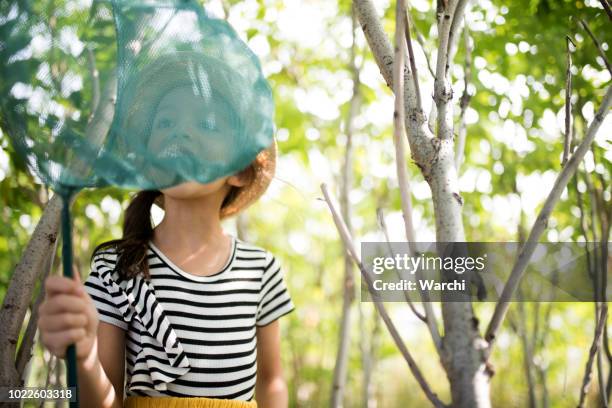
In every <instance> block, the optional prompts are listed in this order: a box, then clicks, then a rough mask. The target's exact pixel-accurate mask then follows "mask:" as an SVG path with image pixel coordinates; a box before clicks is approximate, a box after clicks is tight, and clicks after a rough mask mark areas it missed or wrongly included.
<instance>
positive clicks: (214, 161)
mask: <svg viewBox="0 0 612 408" xmlns="http://www.w3.org/2000/svg"><path fill="white" fill-rule="evenodd" d="M19 4H20V5H19V6H18V5H17V3H15V6H14V7H13V8H12V9H10V10H9V11H8V13H7V16H5V17H4V20H5V21H0V23H4V26H5V27H4V28H5V31H6V33H5V35H6V36H3V38H6V40H3V41H6V43H7V44H9V48H11V50H10V51H11V52H12V55H3V58H5V61H4V62H5V63H4V64H3V69H4V70H13V71H15V70H19V69H21V67H22V66H25V65H28V66H27V69H28V70H29V71H30V72H32V69H33V67H32V65H35V70H36V73H35V74H34V75H31V76H30V77H29V78H24V81H13V83H12V84H9V83H5V84H3V85H5V86H4V87H3V88H4V89H3V106H2V126H3V130H5V133H7V134H8V136H9V137H10V139H11V140H12V142H13V147H14V148H15V149H16V150H17V152H18V153H20V155H21V157H23V158H24V161H25V163H26V164H27V166H28V167H29V168H30V170H32V171H33V172H34V173H35V174H37V175H38V176H39V177H40V178H41V179H42V181H43V182H45V183H46V184H47V185H50V186H51V187H52V188H54V189H55V190H56V191H60V192H61V191H62V190H64V189H67V188H72V189H74V188H77V189H78V188H82V187H96V186H105V185H117V186H122V187H129V188H141V189H160V188H166V187H170V186H173V185H176V184H179V183H181V182H184V181H198V182H200V183H207V182H211V181H213V180H215V179H218V178H220V177H223V176H226V175H230V174H234V173H236V172H238V171H240V170H241V169H243V168H245V167H247V166H248V165H249V164H250V163H251V162H252V161H253V160H254V159H255V157H256V156H257V154H258V153H259V152H260V151H261V150H263V149H265V148H266V147H269V146H270V145H271V143H272V132H273V109H274V106H273V101H272V96H271V91H270V88H269V85H268V83H267V81H266V80H265V78H264V77H263V74H262V71H261V67H260V64H259V61H258V59H257V57H256V56H255V55H254V54H253V53H252V52H251V50H250V49H249V48H248V47H247V45H246V44H245V43H244V42H243V41H242V40H241V39H240V38H239V36H238V35H237V34H236V32H235V31H234V30H233V28H232V27H231V26H230V25H229V24H228V23H227V22H226V21H225V20H221V19H217V18H212V17H210V16H209V15H207V14H206V12H205V11H204V9H203V8H202V7H201V6H200V5H198V4H197V3H196V2H195V1H178V0H175V1H170V0H167V1H163V0H153V1H127V0H111V1H105V2H101V1H94V2H93V3H89V4H88V5H87V4H85V5H84V4H83V3H82V2H74V3H70V4H72V7H81V10H80V11H77V12H68V11H66V12H65V13H63V12H62V11H60V12H56V13H55V14H54V15H53V16H49V15H45V12H46V8H47V6H45V5H44V4H42V3H41V2H31V3H26V4H25V5H22V4H21V3H19ZM65 8H68V3H67V4H66V7H65ZM27 39H30V43H29V44H28V43H27V41H26V40H27ZM19 42H21V43H22V44H20V43H19ZM20 46H21V50H19V47H20ZM40 48H43V52H40ZM5 51H7V50H6V47H4V48H2V47H0V52H5ZM33 52H39V53H41V56H40V57H41V58H40V59H38V58H32V55H31V54H32V53H33ZM20 53H21V54H22V55H21V56H20V55H19V54H20ZM28 53H30V55H29V56H30V58H25V57H27V56H28V55H27V54H28ZM24 55H25V57H24ZM5 78H6V76H5ZM115 87H116V98H114V95H115V92H114V91H115ZM4 95H7V97H6V98H5V97H4ZM109 123H110V126H109V125H108V124H109Z"/></svg>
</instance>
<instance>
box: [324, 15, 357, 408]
mask: <svg viewBox="0 0 612 408" xmlns="http://www.w3.org/2000/svg"><path fill="white" fill-rule="evenodd" d="M351 21H352V30H351V33H352V43H351V52H350V58H349V64H348V65H349V69H350V70H351V73H352V77H353V93H352V95H351V100H350V101H349V109H348V112H347V114H346V118H345V122H344V128H345V134H346V149H345V151H344V163H343V165H342V174H341V179H342V182H341V185H340V211H342V217H343V218H344V219H345V220H346V222H347V228H348V231H349V233H352V226H351V206H350V202H349V193H350V190H351V186H352V183H353V178H352V173H353V122H354V117H355V115H356V113H357V109H358V108H359V84H360V82H359V70H358V68H357V66H356V64H355V56H356V48H357V44H356V42H355V30H356V26H357V22H356V17H355V8H354V7H351ZM353 275H354V272H353V262H352V260H351V258H350V256H349V255H348V253H346V251H345V254H344V279H343V285H342V287H343V290H342V316H341V319H340V330H339V332H338V352H337V354H336V364H335V366H334V375H333V378H332V397H331V406H332V407H340V406H342V400H343V398H344V390H345V385H346V377H347V369H348V357H349V350H350V340H351V336H350V333H351V330H350V327H351V311H352V307H351V306H352V304H353V301H354V299H355V287H356V286H355V278H354V277H353Z"/></svg>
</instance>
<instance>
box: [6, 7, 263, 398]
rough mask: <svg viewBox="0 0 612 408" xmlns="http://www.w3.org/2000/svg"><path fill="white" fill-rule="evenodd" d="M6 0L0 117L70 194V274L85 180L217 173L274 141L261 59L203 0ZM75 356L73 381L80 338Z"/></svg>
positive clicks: (205, 178) (173, 180)
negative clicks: (49, 1) (74, 213)
mask: <svg viewBox="0 0 612 408" xmlns="http://www.w3.org/2000/svg"><path fill="white" fill-rule="evenodd" d="M1 6H2V7H3V8H6V9H7V10H6V14H4V15H2V16H0V30H1V31H2V35H3V36H2V38H1V39H0V58H2V68H1V69H2V72H1V73H2V75H0V90H1V92H2V102H1V103H2V105H1V107H0V112H1V116H0V125H1V126H2V130H3V131H4V133H5V134H6V135H7V136H8V137H9V139H10V140H11V142H12V146H13V148H14V149H15V150H16V152H17V153H18V154H19V156H20V157H21V158H22V159H23V163H24V164H25V165H26V166H27V167H28V168H29V169H30V170H31V171H32V172H33V173H34V174H35V175H37V176H38V177H39V178H40V179H41V180H42V182H44V183H45V184H46V185H48V186H49V187H51V188H52V189H53V190H54V191H55V192H57V193H58V194H60V195H61V196H62V198H63V199H64V200H63V201H64V212H63V236H64V246H63V252H62V254H63V255H62V257H63V261H64V262H63V263H64V274H65V275H67V276H71V272H72V268H71V264H72V249H71V239H70V238H71V237H70V234H71V233H70V212H69V202H70V198H71V197H72V195H73V194H74V193H75V192H76V191H78V190H79V189H82V188H85V187H101V186H109V185H115V186H120V187H127V188H140V189H147V190H149V189H162V188H166V187H171V186H174V185H177V184H180V183H182V182H185V181H198V182H200V183H208V182H211V181H213V180H215V179H218V178H220V177H223V176H227V175H230V174H234V173H236V172H238V171H239V170H241V169H243V168H245V167H247V166H248V165H249V164H250V163H251V162H252V161H253V160H254V159H255V157H256V156H257V154H258V153H259V152H260V151H262V150H263V149H265V148H267V147H269V146H270V145H271V144H272V142H273V139H272V134H273V111H274V105H273V100H272V94H271V90H270V87H269V85H268V83H267V81H266V80H265V78H264V76H263V74H262V70H261V67H260V64H259V61H258V59H257V57H256V56H255V55H254V54H253V53H252V52H251V50H250V49H249V48H248V47H247V46H246V44H245V43H244V42H242V41H241V40H240V38H239V37H238V35H237V34H236V32H235V31H234V30H233V29H232V27H231V26H230V25H229V24H228V23H227V22H226V21H224V20H220V19H216V18H211V17H210V16H208V15H207V14H206V12H205V11H204V9H203V8H202V7H201V6H200V5H199V4H197V3H196V2H195V1H193V0H192V1H189V0H187V1H179V0H175V1H171V0H166V1H164V0H149V1H128V0H109V1H93V2H89V3H88V2H87V1H85V2H67V3H66V5H65V10H59V11H55V12H54V14H53V15H48V14H46V13H48V12H49V8H48V6H47V5H46V2H37V1H24V0H21V1H17V2H14V3H10V4H9V5H7V4H2V5H1ZM69 8H71V9H70V10H69ZM8 78H16V80H13V82H10V80H9V79H8ZM115 89H116V99H114V100H113V103H109V100H111V99H113V98H112V96H113V95H114V94H115ZM109 123H110V125H109ZM68 361H69V370H68V371H69V373H68V376H69V380H68V383H69V385H73V386H74V385H76V370H75V367H74V348H73V347H72V348H70V349H69V351H68ZM73 405H75V404H73Z"/></svg>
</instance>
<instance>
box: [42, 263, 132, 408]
mask: <svg viewBox="0 0 612 408" xmlns="http://www.w3.org/2000/svg"><path fill="white" fill-rule="evenodd" d="M76 276H77V277H76V278H75V279H74V280H73V279H68V278H64V277H61V276H51V277H49V278H47V280H46V281H45V290H46V293H45V300H44V302H43V303H42V304H41V305H40V308H39V319H38V328H39V329H40V333H41V339H42V342H43V344H44V345H45V346H46V347H47V348H48V349H49V351H51V353H53V354H54V355H56V356H57V357H64V356H65V355H66V348H67V347H68V345H70V344H75V345H76V354H77V367H78V376H79V399H80V402H81V405H82V406H88V407H100V408H120V407H122V406H123V370H124V364H125V360H124V359H125V332H124V331H123V329H121V328H119V327H115V326H113V325H111V324H107V323H99V319H98V313H97V311H96V308H95V306H94V304H93V302H92V300H91V298H90V297H89V295H88V294H87V292H85V289H84V288H83V285H82V284H81V282H80V279H79V278H78V275H76ZM99 345H100V347H99Z"/></svg>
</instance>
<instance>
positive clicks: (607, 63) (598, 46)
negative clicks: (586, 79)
mask: <svg viewBox="0 0 612 408" xmlns="http://www.w3.org/2000/svg"><path fill="white" fill-rule="evenodd" d="M579 21H580V24H581V25H582V28H584V31H586V32H587V33H588V34H589V37H591V40H593V43H594V44H595V47H597V51H599V56H600V57H601V59H602V60H603V62H604V64H605V65H606V68H608V72H609V73H610V75H612V66H610V61H608V58H607V57H606V53H605V52H604V50H603V48H601V44H600V43H599V41H598V40H597V37H595V34H593V32H592V31H591V29H590V28H589V25H588V24H587V23H586V21H584V20H583V19H580V20H579Z"/></svg>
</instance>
